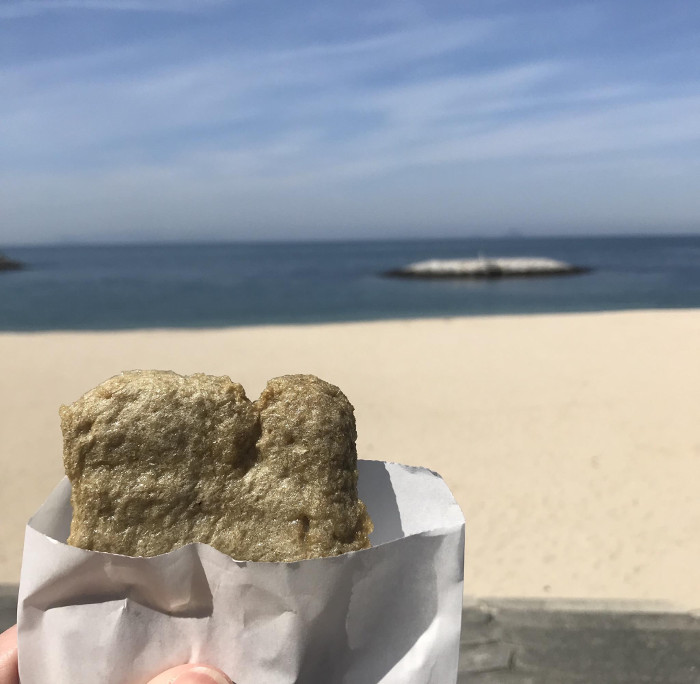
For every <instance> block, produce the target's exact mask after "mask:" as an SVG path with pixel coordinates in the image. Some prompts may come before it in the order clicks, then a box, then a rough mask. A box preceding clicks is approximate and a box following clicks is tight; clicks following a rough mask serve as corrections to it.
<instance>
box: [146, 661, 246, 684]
mask: <svg viewBox="0 0 700 684" xmlns="http://www.w3.org/2000/svg"><path fill="white" fill-rule="evenodd" d="M148 684H234V683H233V682H232V681H231V680H230V679H229V678H228V677H227V676H226V675H225V674H224V673H223V672H222V671H221V670H217V669H216V668H214V667H209V666H208V665H178V666H177V667H172V668H170V669H169V670H166V671H165V672H161V673H160V674H159V675H158V676H157V677H155V678H154V679H151V681H150V682H148Z"/></svg>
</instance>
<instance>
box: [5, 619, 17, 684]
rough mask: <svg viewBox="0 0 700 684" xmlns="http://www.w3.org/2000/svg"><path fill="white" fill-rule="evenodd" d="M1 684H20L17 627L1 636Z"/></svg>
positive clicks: (11, 628)
mask: <svg viewBox="0 0 700 684" xmlns="http://www.w3.org/2000/svg"><path fill="white" fill-rule="evenodd" d="M0 684H19V674H18V673H17V625H15V626H14V627H10V629H8V630H7V631H6V632H3V633H2V634H0Z"/></svg>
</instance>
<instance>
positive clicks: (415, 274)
mask: <svg viewBox="0 0 700 684" xmlns="http://www.w3.org/2000/svg"><path fill="white" fill-rule="evenodd" d="M588 271H590V269H589V268H586V267H584V266H574V265H572V264H567V263H566V262H564V261H557V260H555V259H549V258H545V257H500V258H493V259H491V258H489V259H487V258H484V257H479V258H477V259H430V260H428V261H419V262H416V263H413V264H408V265H407V266H403V267H401V268H397V269H394V270H391V271H387V272H385V273H384V275H385V276H389V277H394V278H522V277H531V276H551V275H573V274H576V273H587V272H588Z"/></svg>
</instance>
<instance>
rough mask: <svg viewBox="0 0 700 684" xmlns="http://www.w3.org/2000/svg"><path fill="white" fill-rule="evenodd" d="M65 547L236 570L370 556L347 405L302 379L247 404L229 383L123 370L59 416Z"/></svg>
mask: <svg viewBox="0 0 700 684" xmlns="http://www.w3.org/2000/svg"><path fill="white" fill-rule="evenodd" d="M60 415H61V427H62V430H63V441H64V466H65V470H66V474H67V475H68V478H69V480H70V481H71V485H72V496H71V503H72V505H73V521H72V524H71V534H70V537H69V539H68V543H69V544H72V545H74V546H79V547H81V548H85V549H92V550H96V551H107V552H110V553H119V554H125V555H130V556H153V555H157V554H160V553H166V552H168V551H171V550H172V549H174V548H177V547H178V546H182V545H184V544H187V543H190V542H203V543H207V544H210V545H211V546H213V547H214V548H216V549H218V550H219V551H222V552H223V553H226V554H228V555H230V556H232V557H233V558H235V559H236V560H253V561H295V560H301V559H305V558H315V557H323V556H331V555H338V554H341V553H345V552H347V551H355V550H359V549H363V548H368V547H369V545H370V544H369V533H370V532H371V531H372V523H371V521H370V518H369V515H368V514H367V510H366V508H365V506H364V504H363V503H362V502H361V501H359V500H358V497H357V453H356V449H355V437H356V433H355V420H354V416H353V408H352V405H351V404H350V403H349V402H348V400H347V399H346V397H345V396H344V395H343V393H342V392H341V391H340V390H339V389H338V388H337V387H335V386H333V385H330V384H329V383H327V382H324V381H323V380H320V379H319V378H316V377H314V376H311V375H288V376H283V377H280V378H275V379H273V380H271V381H270V382H269V383H268V385H267V387H266V388H265V390H264V391H263V393H262V395H261V396H260V398H259V399H258V400H257V401H256V402H254V403H253V402H250V401H249V400H248V398H247V397H246V395H245V392H244V390H243V388H242V387H241V386H240V385H239V384H237V383H234V382H231V380H230V379H229V378H227V377H213V376H208V375H202V374H197V375H191V376H181V375H177V374H176V373H172V372H168V371H130V372H127V373H122V374H121V375H118V376H116V377H114V378H111V379H109V380H107V381H106V382H104V383H103V384H101V385H99V386H98V387H96V388H95V389H93V390H91V391H90V392H88V393H87V394H85V395H84V396H83V397H81V398H80V399H79V400H78V401H76V402H75V403H73V404H71V405H70V406H62V407H61V409H60Z"/></svg>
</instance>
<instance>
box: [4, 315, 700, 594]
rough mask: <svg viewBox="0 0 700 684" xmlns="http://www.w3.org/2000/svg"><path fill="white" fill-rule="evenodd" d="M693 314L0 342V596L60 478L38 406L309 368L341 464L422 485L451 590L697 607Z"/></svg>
mask: <svg viewBox="0 0 700 684" xmlns="http://www.w3.org/2000/svg"><path fill="white" fill-rule="evenodd" d="M698 348H700V310H699V309H672V310H669V309H657V310H632V311H629V310H628V311H605V312H586V313H568V312H567V313H561V314H514V315H504V314H498V315H489V316H462V317H444V316H443V317H435V318H430V319H425V318H421V319H393V320H374V321H364V322H338V323H309V324H302V325H298V324H297V325H292V324H290V325H287V324H284V325H279V324H277V325H264V326H241V327H228V328H194V329H193V328H156V329H145V330H144V329H135V330H118V331H51V332H48V331H36V332H0V372H1V373H2V376H3V378H4V382H3V389H4V391H3V392H1V393H0V440H1V442H0V447H1V448H2V451H1V452H0V453H1V454H2V455H1V456H0V459H2V461H1V463H2V467H3V471H4V473H5V474H6V477H4V478H3V480H2V483H1V484H0V512H1V513H2V516H3V518H2V519H3V522H2V524H0V582H16V581H17V580H18V577H19V565H20V554H21V546H22V538H23V535H24V524H25V522H26V519H27V518H28V517H29V516H30V515H31V514H32V513H33V512H34V511H35V510H36V509H37V508H38V506H39V505H40V504H41V503H42V501H43V500H44V499H45V498H46V496H47V495H48V493H49V492H50V491H51V489H53V487H54V486H55V485H56V484H57V482H58V480H59V479H60V478H61V476H62V463H61V436H60V429H59V422H58V407H59V405H60V404H61V403H68V402H71V401H73V400H75V399H77V398H78V396H80V395H81V394H82V393H83V392H85V391H87V390H88V389H90V388H91V387H93V386H94V385H96V384H98V383H99V382H101V381H102V380H104V379H106V378H107V377H109V376H111V375H114V374H116V373H118V372H120V371H121V370H126V369H129V368H138V367H141V368H172V369H173V370H175V371H176V372H180V373H191V372H198V371H199V372H206V373H211V374H226V375H230V376H231V377H232V378H233V379H234V380H236V381H238V382H240V383H241V384H242V385H243V386H244V387H245V389H246V392H247V394H248V396H249V397H251V398H254V397H256V396H257V395H258V394H259V392H260V391H261V390H262V388H263V387H264V384H265V382H266V380H267V379H269V378H271V377H274V376H276V375H281V374H284V373H288V372H292V373H294V372H311V373H314V374H316V375H318V376H319V377H322V378H324V379H326V380H328V381H330V382H332V383H334V384H336V385H338V386H339V387H340V388H341V389H342V390H343V391H344V392H345V394H346V395H347V396H348V398H349V399H350V401H351V402H352V403H353V404H354V405H355V408H356V418H357V427H358V435H359V436H358V454H359V457H360V458H369V459H380V460H387V461H396V462H401V463H407V464H409V465H422V466H425V467H428V468H431V469H433V470H436V471H437V472H439V473H440V474H441V475H442V476H443V478H444V479H445V481H446V482H447V484H448V485H449V486H450V488H451V489H452V491H453V493H454V494H455V497H456V498H457V500H458V502H459V503H460V505H461V506H462V509H463V511H464V514H465V518H466V520H467V556H466V566H465V569H466V574H465V593H466V594H468V595H478V596H501V597H509V596H510V597H515V596H518V597H531V598H554V597H562V598H563V597H566V598H573V599H585V598H595V599H619V600H661V601H671V602H673V603H675V604H682V605H688V606H691V607H698V606H700V587H698V586H695V585H696V584H697V583H695V582H694V581H693V578H692V572H688V569H689V568H693V567H695V566H697V565H699V564H700V538H699V535H697V533H696V529H697V521H698V520H700V497H698V496H697V494H696V491H695V490H696V488H695V487H694V486H693V482H697V481H698V479H700V421H698V420H697V407H698V406H699V405H700V363H699V362H698V360H697V353H696V350H697V349H698Z"/></svg>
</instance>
